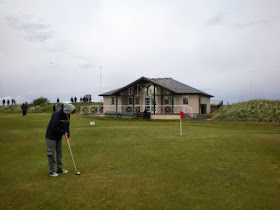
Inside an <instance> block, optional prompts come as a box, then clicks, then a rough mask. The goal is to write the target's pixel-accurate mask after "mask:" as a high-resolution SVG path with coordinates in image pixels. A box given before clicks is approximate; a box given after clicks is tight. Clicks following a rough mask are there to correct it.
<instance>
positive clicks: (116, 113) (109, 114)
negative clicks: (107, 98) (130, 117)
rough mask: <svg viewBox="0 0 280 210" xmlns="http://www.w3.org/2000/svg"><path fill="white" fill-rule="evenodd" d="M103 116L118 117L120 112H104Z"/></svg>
mask: <svg viewBox="0 0 280 210" xmlns="http://www.w3.org/2000/svg"><path fill="white" fill-rule="evenodd" d="M105 116H106V117H107V116H117V117H120V112H115V111H107V112H105Z"/></svg>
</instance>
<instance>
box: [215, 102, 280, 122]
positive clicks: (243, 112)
mask: <svg viewBox="0 0 280 210" xmlns="http://www.w3.org/2000/svg"><path fill="white" fill-rule="evenodd" d="M214 120H225V121H254V122H280V100H250V101H247V102H240V103H236V104H232V105H227V106H223V107H221V109H219V111H218V113H217V114H216V115H215V117H214Z"/></svg>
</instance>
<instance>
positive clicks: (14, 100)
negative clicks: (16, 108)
mask: <svg viewBox="0 0 280 210" xmlns="http://www.w3.org/2000/svg"><path fill="white" fill-rule="evenodd" d="M11 102H12V105H14V104H16V99H13V98H12V100H11ZM2 103H3V106H5V104H6V100H5V99H3V100H2ZM7 105H8V106H9V105H10V100H9V99H7Z"/></svg>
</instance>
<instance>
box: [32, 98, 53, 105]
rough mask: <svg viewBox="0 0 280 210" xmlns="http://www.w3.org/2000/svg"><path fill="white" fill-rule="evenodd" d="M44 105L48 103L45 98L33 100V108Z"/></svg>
mask: <svg viewBox="0 0 280 210" xmlns="http://www.w3.org/2000/svg"><path fill="white" fill-rule="evenodd" d="M45 103H49V100H48V99H47V98H44V97H40V98H37V99H34V100H33V104H34V105H35V106H37V105H41V104H45Z"/></svg>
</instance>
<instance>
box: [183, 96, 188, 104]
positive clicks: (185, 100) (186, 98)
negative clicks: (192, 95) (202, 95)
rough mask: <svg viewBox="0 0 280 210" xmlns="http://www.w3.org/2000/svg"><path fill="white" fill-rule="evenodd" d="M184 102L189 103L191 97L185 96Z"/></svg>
mask: <svg viewBox="0 0 280 210" xmlns="http://www.w3.org/2000/svg"><path fill="white" fill-rule="evenodd" d="M183 104H189V97H188V96H183Z"/></svg>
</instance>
